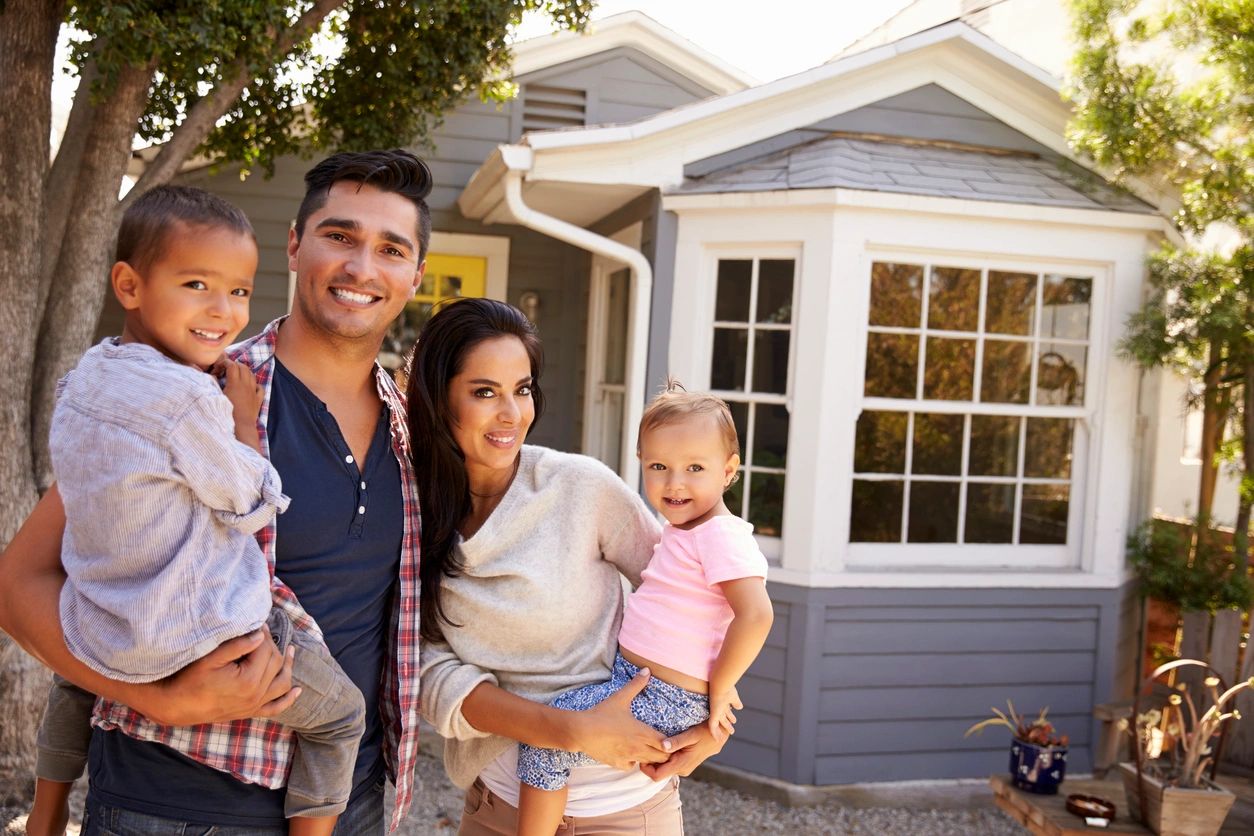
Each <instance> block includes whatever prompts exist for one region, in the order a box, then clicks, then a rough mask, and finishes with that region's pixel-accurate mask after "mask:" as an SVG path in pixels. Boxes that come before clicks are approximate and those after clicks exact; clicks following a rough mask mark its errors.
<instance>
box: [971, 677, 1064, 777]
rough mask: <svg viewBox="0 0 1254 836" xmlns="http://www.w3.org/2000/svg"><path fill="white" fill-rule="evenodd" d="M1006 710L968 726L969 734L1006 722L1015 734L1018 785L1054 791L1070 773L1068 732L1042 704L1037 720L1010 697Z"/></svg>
mask: <svg viewBox="0 0 1254 836" xmlns="http://www.w3.org/2000/svg"><path fill="white" fill-rule="evenodd" d="M1006 708H1007V709H1008V710H1007V711H1006V712H1005V713H1003V712H1002V711H1001V710H1000V709H997V708H994V709H992V711H993V715H994V716H992V717H990V718H988V719H987V720H982V721H980V722H979V723H976V724H975V725H974V726H972V727H971V728H969V729H967V733H966V735H964V736H965V737H969V736H970V735H972V734H979V733H980V732H982V731H984V730H985V729H986V728H988V727H989V726H1005V727H1006V728H1008V729H1010V731H1011V733H1012V734H1013V735H1014V738H1013V739H1012V740H1011V741H1010V778H1011V780H1012V781H1013V782H1014V785H1015V786H1016V787H1018V788H1019V789H1022V790H1027V791H1028V792H1034V793H1040V794H1042V795H1053V794H1054V793H1056V792H1058V785H1059V784H1061V783H1062V781H1063V778H1064V777H1066V774H1067V736H1066V735H1065V734H1061V735H1060V734H1058V731H1057V730H1056V729H1055V728H1054V724H1053V723H1051V722H1049V721H1048V720H1046V719H1045V715H1046V714H1047V713H1048V712H1049V708H1048V707H1046V708H1042V709H1041V713H1040V714H1039V715H1037V717H1036V719H1035V720H1032V721H1031V722H1029V721H1028V720H1027V716H1026V715H1023V714H1019V713H1018V712H1017V711H1015V706H1014V703H1012V702H1010V701H1009V700H1007V701H1006Z"/></svg>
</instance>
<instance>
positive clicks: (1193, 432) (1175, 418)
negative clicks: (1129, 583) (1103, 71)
mask: <svg viewBox="0 0 1254 836" xmlns="http://www.w3.org/2000/svg"><path fill="white" fill-rule="evenodd" d="M1067 6H1068V3H1067V2H1065V0H999V2H995V3H990V2H988V0H914V2H912V3H910V4H908V5H907V6H905V7H904V8H902V9H901V10H900V11H899V12H897V14H895V15H892V16H891V17H890V18H888V19H887V20H885V21H884V22H883V23H882V24H880V25H879V26H877V27H875V28H874V29H872V30H871V31H870V32H867V33H866V34H864V35H862V36H861V37H859V38H857V39H856V40H854V41H853V42H851V43H850V44H848V45H847V46H845V47H844V49H842V50H841V51H840V52H839V53H838V54H837V55H836V57H835V58H833V59H832V60H838V59H839V58H841V57H842V56H846V55H852V54H855V53H858V52H863V51H865V50H867V49H870V48H872V47H875V46H881V45H883V44H887V43H890V42H892V41H896V40H898V39H900V38H903V37H905V36H907V35H911V34H914V33H915V32H921V31H923V30H925V29H929V28H932V27H934V26H939V25H942V24H944V23H947V22H949V21H952V20H961V21H962V22H963V23H966V24H967V25H968V26H970V27H972V28H973V29H975V30H977V31H979V32H981V33H983V34H985V35H987V36H988V37H989V38H991V39H992V40H994V41H996V42H997V43H999V44H1001V45H1002V46H1004V47H1006V48H1007V49H1009V50H1010V51H1011V52H1014V53H1015V54H1017V55H1019V56H1021V57H1023V58H1025V59H1027V60H1028V61H1030V62H1032V63H1033V64H1036V65H1037V66H1038V67H1041V68H1043V69H1045V70H1046V71H1047V72H1050V73H1052V74H1053V75H1055V76H1057V77H1058V78H1061V77H1063V75H1064V74H1065V73H1066V70H1067V65H1068V63H1069V62H1070V60H1071V53H1072V41H1071V24H1070V20H1069V18H1068V10H1067ZM1143 386H1144V391H1143V395H1144V397H1145V398H1146V400H1147V401H1150V402H1153V401H1156V402H1157V404H1158V405H1157V406H1156V407H1153V406H1151V407H1150V411H1151V412H1153V413H1154V414H1156V415H1159V416H1161V417H1162V420H1159V421H1156V422H1155V431H1154V439H1153V443H1154V445H1155V453H1154V456H1153V459H1152V462H1153V466H1152V472H1151V473H1149V474H1147V475H1146V478H1147V480H1148V484H1149V486H1150V487H1149V491H1150V507H1151V509H1152V510H1153V513H1154V514H1155V515H1158V516H1165V517H1172V518H1185V517H1192V516H1193V515H1195V514H1196V513H1197V492H1198V481H1199V479H1200V478H1201V468H1202V462H1201V459H1200V458H1199V456H1200V453H1201V444H1202V414H1201V409H1200V408H1199V407H1197V406H1196V405H1194V406H1192V407H1190V405H1189V404H1188V394H1189V382H1188V380H1186V379H1185V378H1184V377H1182V376H1181V375H1178V374H1175V373H1173V372H1171V371H1168V370H1164V369H1155V370H1153V371H1150V372H1147V373H1146V375H1145V379H1144V382H1143ZM1240 483H1241V473H1240V467H1239V465H1238V466H1232V465H1224V466H1222V467H1221V468H1220V470H1219V475H1218V478H1217V480H1216V485H1215V499H1214V507H1213V509H1212V518H1213V519H1214V521H1215V522H1216V523H1217V524H1219V525H1225V526H1231V525H1232V524H1233V521H1234V518H1235V517H1236V509H1237V494H1238V488H1239V486H1240Z"/></svg>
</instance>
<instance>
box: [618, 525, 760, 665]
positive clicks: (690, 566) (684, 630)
mask: <svg viewBox="0 0 1254 836" xmlns="http://www.w3.org/2000/svg"><path fill="white" fill-rule="evenodd" d="M641 577H642V578H643V580H642V581H641V583H640V587H639V588H638V589H637V590H636V591H635V592H634V593H632V595H631V597H630V598H628V599H627V610H626V612H624V613H623V626H622V629H621V630H620V631H619V633H618V643H619V644H620V645H622V646H623V647H625V648H627V649H628V650H630V651H631V652H632V653H635V654H637V655H639V656H643V657H644V658H645V659H648V660H649V661H651V662H656V663H657V664H659V665H665V666H666V667H668V668H673V669H674V670H677V671H679V672H680V673H686V674H688V675H689V676H695V677H697V678H698V679H706V680H708V679H709V678H710V666H711V665H713V664H714V660H715V659H717V658H718V652H719V649H720V648H722V646H723V636H724V635H725V634H726V633H727V625H728V624H730V623H731V620H732V616H733V613H732V608H731V606H730V605H729V604H728V603H727V599H726V598H724V597H723V591H722V590H721V589H719V588H718V586H716V584H719V583H722V582H724V581H734V580H737V579H739V578H765V577H766V558H765V557H763V556H762V551H761V550H760V549H759V548H758V544H757V541H756V540H754V539H753V526H752V525H750V524H749V523H747V522H745V521H744V520H742V519H740V517H734V516H731V515H723V516H719V517H714V518H712V519H709V520H707V521H705V522H703V523H701V525H699V526H697V527H696V528H693V529H690V530H687V531H685V530H683V529H681V528H675V527H674V526H672V525H667V526H665V527H663V528H662V541H661V542H660V543H658V544H657V545H656V546H654V547H653V559H652V560H650V561H649V566H648V568H646V569H645V570H644V572H643V573H642V574H641Z"/></svg>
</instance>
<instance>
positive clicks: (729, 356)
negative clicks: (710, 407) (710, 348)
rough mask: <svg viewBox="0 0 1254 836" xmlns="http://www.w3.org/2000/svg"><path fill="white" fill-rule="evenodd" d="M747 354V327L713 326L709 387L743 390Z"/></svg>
mask: <svg viewBox="0 0 1254 836" xmlns="http://www.w3.org/2000/svg"><path fill="white" fill-rule="evenodd" d="M748 355H749V331H748V330H747V329H745V328H715V329H714V355H713V357H712V358H711V360H710V388H712V389H726V390H728V391H731V392H743V391H744V390H745V363H746V362H748Z"/></svg>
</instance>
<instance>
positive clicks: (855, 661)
mask: <svg viewBox="0 0 1254 836" xmlns="http://www.w3.org/2000/svg"><path fill="white" fill-rule="evenodd" d="M822 666H823V672H822V679H821V682H822V687H824V688H856V687H868V688H869V687H890V686H912V687H913V686H930V685H945V684H949V683H952V682H954V681H956V680H958V679H961V681H964V682H966V683H968V684H972V685H979V684H984V685H996V684H999V683H1000V684H1009V683H1038V682H1039V683H1042V684H1043V683H1047V682H1052V683H1067V682H1070V683H1082V684H1088V683H1090V682H1092V680H1093V654H1092V653H1091V652H1075V651H1067V652H1059V653H1053V652H1048V653H1046V652H1041V653H1033V654H1025V653H981V654H978V655H976V656H972V655H971V654H968V653H953V654H949V653H899V654H878V655H858V656H855V655H852V654H850V655H845V656H824V658H823V660H822Z"/></svg>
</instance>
